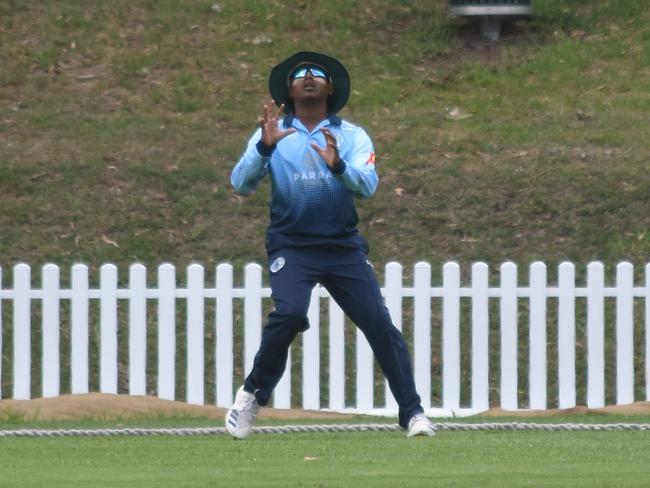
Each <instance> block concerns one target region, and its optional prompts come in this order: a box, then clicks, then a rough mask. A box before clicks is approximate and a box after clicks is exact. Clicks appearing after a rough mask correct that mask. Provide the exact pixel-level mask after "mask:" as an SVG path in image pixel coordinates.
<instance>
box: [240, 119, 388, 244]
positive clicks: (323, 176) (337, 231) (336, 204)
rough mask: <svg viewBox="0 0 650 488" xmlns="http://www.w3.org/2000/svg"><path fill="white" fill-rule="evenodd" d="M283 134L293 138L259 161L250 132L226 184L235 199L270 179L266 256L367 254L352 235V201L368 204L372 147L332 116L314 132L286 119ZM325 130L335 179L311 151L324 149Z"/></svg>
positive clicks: (258, 136)
mask: <svg viewBox="0 0 650 488" xmlns="http://www.w3.org/2000/svg"><path fill="white" fill-rule="evenodd" d="M279 124H281V125H282V128H283V130H286V129H288V128H290V127H293V128H295V129H296V132H294V133H293V134H290V135H289V136H287V137H285V138H284V139H282V140H281V141H280V142H278V144H277V147H276V148H275V150H274V151H273V153H272V154H271V155H270V157H269V156H263V155H262V154H261V153H263V152H264V147H263V146H262V145H261V144H260V139H261V137H262V129H258V130H257V131H255V133H254V134H253V136H252V137H251V139H250V141H249V142H248V146H247V148H246V151H245V152H244V154H243V155H242V157H241V159H240V160H239V162H238V163H237V165H236V166H235V169H234V170H233V172H232V176H231V182H232V185H233V187H234V188H235V190H236V191H237V192H239V193H250V192H252V191H253V190H254V189H255V188H256V187H257V185H258V184H259V182H260V181H261V180H262V178H264V176H266V175H267V174H270V176H271V203H270V213H271V224H270V225H269V228H268V231H267V250H268V251H269V252H272V251H274V250H276V249H279V248H282V247H302V246H311V245H338V246H343V247H353V248H358V249H361V250H363V251H364V252H367V244H366V242H365V240H364V239H363V238H362V237H361V236H360V235H359V233H358V230H357V223H358V220H359V219H358V216H357V212H356V209H355V206H354V198H355V197H360V198H368V197H370V196H372V194H373V193H374V192H375V190H376V189H377V183H378V178H377V173H376V172H375V164H374V162H375V155H374V149H373V146H372V141H371V140H370V138H369V137H368V135H367V134H366V133H365V131H364V130H363V129H361V128H360V127H358V126H356V125H353V124H351V123H349V122H346V121H344V120H341V119H340V118H338V117H336V116H334V115H331V116H330V117H329V118H328V119H325V120H323V121H322V122H321V123H320V124H319V125H318V126H317V127H316V128H315V129H314V130H313V131H311V132H309V131H308V130H307V129H306V128H305V126H304V125H303V124H302V123H301V122H300V120H298V119H297V118H295V117H293V115H292V114H289V115H288V116H287V117H285V119H284V120H283V121H282V122H279ZM323 127H327V128H328V129H329V130H330V131H331V132H332V134H333V135H334V137H335V138H336V141H337V143H338V150H339V156H340V158H341V159H342V160H343V164H342V165H341V167H340V168H339V171H337V173H339V174H335V173H334V172H333V171H332V170H330V169H329V168H328V167H327V164H325V161H324V160H323V158H322V157H321V156H320V155H319V154H318V153H317V152H316V151H315V150H314V149H313V148H312V147H311V144H312V143H315V144H316V145H318V146H319V147H325V145H326V143H325V136H324V135H323V133H322V132H321V130H320V129H322V128H323Z"/></svg>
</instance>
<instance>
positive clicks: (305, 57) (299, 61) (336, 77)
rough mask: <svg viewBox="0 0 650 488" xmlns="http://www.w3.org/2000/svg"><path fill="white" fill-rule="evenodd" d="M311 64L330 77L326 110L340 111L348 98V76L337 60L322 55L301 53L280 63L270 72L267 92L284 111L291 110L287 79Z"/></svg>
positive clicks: (291, 102) (332, 112)
mask: <svg viewBox="0 0 650 488" xmlns="http://www.w3.org/2000/svg"><path fill="white" fill-rule="evenodd" d="M306 64H313V65H316V66H320V67H322V68H323V69H324V70H325V71H327V74H328V75H329V76H330V81H331V83H332V85H333V86H334V93H333V94H332V95H330V96H329V97H328V98H327V110H328V112H329V113H331V114H335V113H337V112H338V111H339V110H341V109H342V108H343V107H344V106H345V104H346V102H347V101H348V98H349V97H350V75H349V74H348V70H346V69H345V66H343V64H341V62H340V61H338V60H337V59H334V58H332V57H331V56H327V55H325V54H322V53H316V52H311V51H301V52H298V53H296V54H294V55H293V56H290V57H289V58H287V59H285V60H284V61H282V62H281V63H280V64H278V65H277V66H275V67H274V68H273V69H272V70H271V75H270V76H269V90H270V92H271V97H273V100H274V101H275V103H276V104H277V105H278V107H279V106H280V105H282V104H283V103H284V104H285V106H284V111H285V112H287V113H288V112H290V111H292V110H293V101H292V100H291V99H290V98H289V83H290V80H289V77H290V76H291V74H292V73H293V72H294V71H295V69H296V68H297V67H298V66H302V65H306Z"/></svg>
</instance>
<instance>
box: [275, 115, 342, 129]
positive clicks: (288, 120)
mask: <svg viewBox="0 0 650 488" xmlns="http://www.w3.org/2000/svg"><path fill="white" fill-rule="evenodd" d="M295 118H296V116H295V114H294V113H293V112H289V113H288V114H287V116H286V117H285V118H284V120H283V121H282V126H283V127H284V128H285V129H288V128H289V127H291V126H292V125H293V119H295ZM327 118H328V119H329V121H330V124H332V125H341V124H342V123H343V121H342V120H341V119H340V118H339V117H338V116H337V115H335V114H329V116H328V117H327Z"/></svg>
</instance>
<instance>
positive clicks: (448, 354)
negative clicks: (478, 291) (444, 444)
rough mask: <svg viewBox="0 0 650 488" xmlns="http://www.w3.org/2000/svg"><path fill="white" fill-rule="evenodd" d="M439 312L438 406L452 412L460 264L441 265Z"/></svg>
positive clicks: (456, 404)
mask: <svg viewBox="0 0 650 488" xmlns="http://www.w3.org/2000/svg"><path fill="white" fill-rule="evenodd" d="M442 283H443V285H442V286H443V289H444V291H443V312H442V316H443V319H442V387H443V390H442V406H443V408H444V409H445V410H451V411H452V412H453V411H455V410H458V409H459V408H460V267H459V266H458V264H456V263H447V264H445V265H444V267H443V275H442Z"/></svg>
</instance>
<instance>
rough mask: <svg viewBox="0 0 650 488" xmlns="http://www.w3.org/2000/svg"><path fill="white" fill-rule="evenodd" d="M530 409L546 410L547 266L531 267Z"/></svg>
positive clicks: (533, 265)
mask: <svg viewBox="0 0 650 488" xmlns="http://www.w3.org/2000/svg"><path fill="white" fill-rule="evenodd" d="M529 320H530V345H529V351H530V367H529V380H528V381H529V389H528V391H529V397H530V408H532V409H535V410H544V409H546V400H547V393H546V265H545V264H544V263H540V262H535V263H533V264H531V265H530V318H529Z"/></svg>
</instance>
